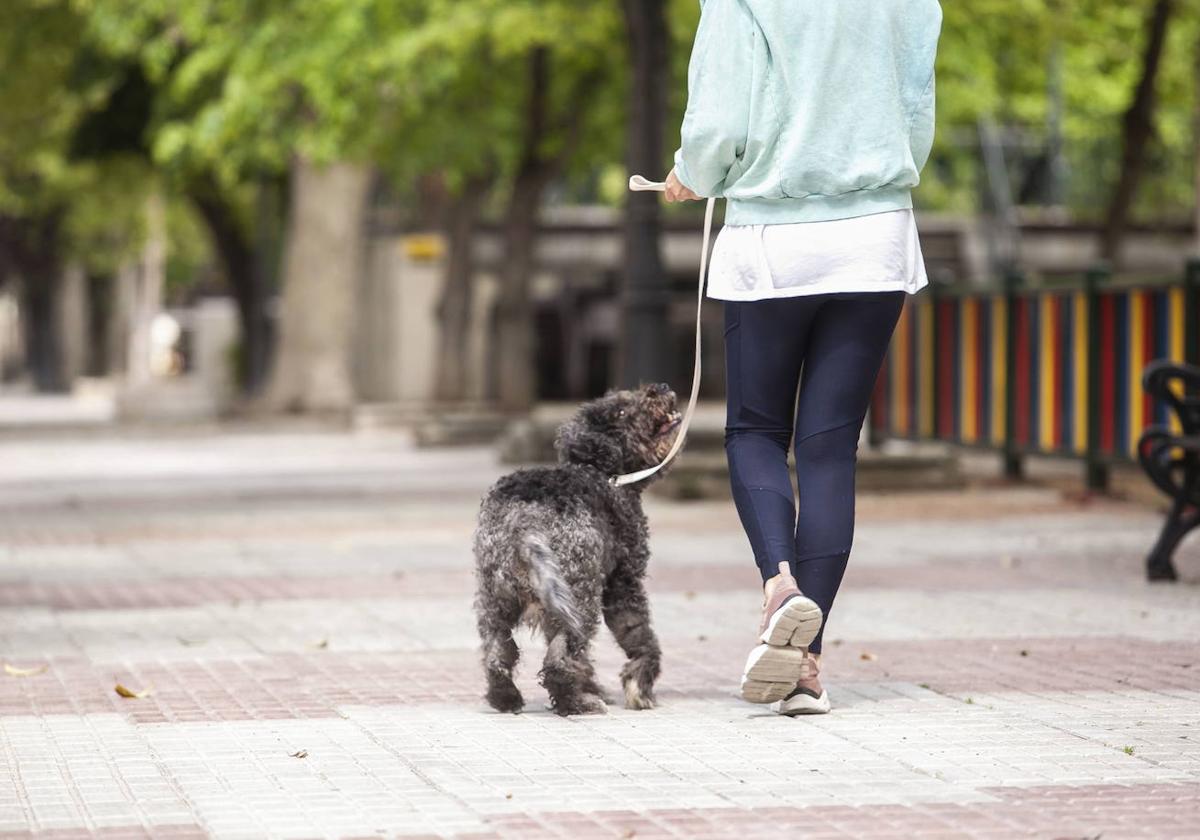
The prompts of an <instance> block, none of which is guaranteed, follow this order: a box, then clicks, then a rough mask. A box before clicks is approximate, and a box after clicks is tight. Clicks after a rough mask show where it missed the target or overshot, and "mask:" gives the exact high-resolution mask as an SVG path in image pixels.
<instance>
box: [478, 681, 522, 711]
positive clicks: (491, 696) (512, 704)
mask: <svg viewBox="0 0 1200 840" xmlns="http://www.w3.org/2000/svg"><path fill="white" fill-rule="evenodd" d="M487 701H488V705H489V706H491V707H492V708H493V709H495V710H496V711H497V712H505V713H507V714H513V715H519V714H520V713H521V711H522V710H523V709H524V708H525V698H524V697H522V696H521V692H520V691H518V690H517V688H516V686H513V687H512V688H511V690H510V689H493V690H491V691H489V692H488V694H487Z"/></svg>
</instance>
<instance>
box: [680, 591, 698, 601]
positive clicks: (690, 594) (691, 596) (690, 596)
mask: <svg viewBox="0 0 1200 840" xmlns="http://www.w3.org/2000/svg"><path fill="white" fill-rule="evenodd" d="M683 597H684V598H687V599H688V600H689V601H692V600H694V599H695V597H696V593H695V592H693V591H692V590H690V589H689V590H688V591H687V592H684V593H683Z"/></svg>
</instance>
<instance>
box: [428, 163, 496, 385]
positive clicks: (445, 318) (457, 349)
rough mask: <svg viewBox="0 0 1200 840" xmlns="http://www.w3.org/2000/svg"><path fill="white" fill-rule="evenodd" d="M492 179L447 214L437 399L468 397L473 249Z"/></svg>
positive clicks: (458, 199)
mask: <svg viewBox="0 0 1200 840" xmlns="http://www.w3.org/2000/svg"><path fill="white" fill-rule="evenodd" d="M491 184H492V177H491V176H490V175H489V176H481V177H478V178H472V179H469V180H468V181H467V183H466V185H465V186H464V187H463V190H462V193H461V194H460V195H458V196H455V197H454V198H453V199H451V200H450V201H449V202H448V203H447V206H446V211H445V231H446V240H447V243H448V244H447V250H448V256H447V261H446V276H445V280H444V285H443V287H442V297H441V300H440V301H438V325H439V328H440V335H439V345H438V348H439V350H438V358H437V398H438V400H441V401H445V402H456V401H461V400H463V399H465V398H466V396H467V363H468V359H467V333H468V330H469V328H470V322H471V303H472V300H473V297H474V290H475V287H474V278H475V261H474V255H473V254H472V247H473V245H474V242H475V232H476V228H477V226H478V223H479V212H480V208H481V207H482V206H483V202H484V199H485V198H486V197H487V191H488V189H489V188H490V187H491Z"/></svg>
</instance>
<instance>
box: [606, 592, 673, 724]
mask: <svg viewBox="0 0 1200 840" xmlns="http://www.w3.org/2000/svg"><path fill="white" fill-rule="evenodd" d="M604 623H605V624H607V625H608V629H609V630H611V631H612V634H613V636H615V637H616V639H617V644H619V645H620V646H621V650H623V651H625V656H627V657H628V659H629V661H628V662H626V663H625V667H624V668H622V669H621V685H622V687H623V688H624V689H625V708H627V709H653V708H654V681H655V680H657V679H658V674H659V671H660V670H661V661H662V653H661V651H660V650H659V647H658V638H657V637H656V636H655V635H654V630H653V629H652V628H651V627H650V602H649V600H648V599H647V598H646V589H645V587H644V586H643V585H642V580H641V578H640V577H634V576H632V575H630V574H627V573H623V572H622V571H621V570H619V569H618V570H617V572H616V573H614V574H613V576H612V577H611V578H610V579H609V581H608V586H607V587H606V588H605V590H604Z"/></svg>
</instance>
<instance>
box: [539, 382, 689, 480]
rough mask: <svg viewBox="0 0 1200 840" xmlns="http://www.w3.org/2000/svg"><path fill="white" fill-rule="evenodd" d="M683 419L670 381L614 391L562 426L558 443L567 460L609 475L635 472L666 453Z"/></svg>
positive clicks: (577, 413)
mask: <svg viewBox="0 0 1200 840" xmlns="http://www.w3.org/2000/svg"><path fill="white" fill-rule="evenodd" d="M680 419H681V418H680V415H679V412H678V411H676V410H675V392H674V391H672V390H671V389H670V387H669V386H667V385H662V384H659V385H647V386H645V387H643V388H639V389H638V390H636V391H609V392H608V393H607V394H605V395H604V396H603V397H601V398H600V399H597V400H592V401H591V402H589V403H585V404H584V405H582V406H581V407H580V409H579V411H578V412H576V414H575V416H574V417H572V418H571V419H570V420H568V421H567V422H566V423H564V424H563V425H562V426H561V427H560V428H559V430H558V436H557V438H556V439H555V441H554V448H555V449H557V450H558V459H559V461H561V462H562V463H564V464H588V465H590V466H593V467H595V468H596V469H598V470H601V471H603V472H605V473H607V474H608V475H619V474H622V473H629V472H635V471H637V470H641V469H645V468H646V467H652V466H654V465H655V464H658V463H659V462H661V461H662V459H663V458H665V457H666V454H667V452H668V451H670V449H671V444H672V443H674V442H675V435H676V432H677V430H678V428H679V421H680Z"/></svg>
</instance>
